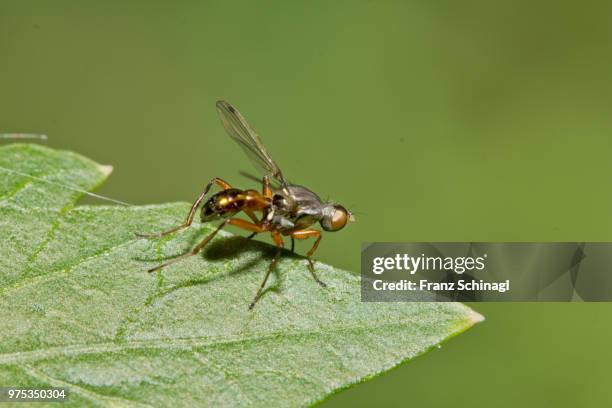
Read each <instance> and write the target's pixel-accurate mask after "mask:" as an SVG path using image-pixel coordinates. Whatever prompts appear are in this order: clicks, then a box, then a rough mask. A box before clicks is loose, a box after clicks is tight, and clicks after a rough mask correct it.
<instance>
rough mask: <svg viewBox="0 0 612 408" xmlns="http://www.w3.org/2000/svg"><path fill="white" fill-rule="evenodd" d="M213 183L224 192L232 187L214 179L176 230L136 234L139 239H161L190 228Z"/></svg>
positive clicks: (218, 179)
mask: <svg viewBox="0 0 612 408" xmlns="http://www.w3.org/2000/svg"><path fill="white" fill-rule="evenodd" d="M213 183H215V184H217V185H218V186H219V187H221V188H222V189H223V190H227V189H228V188H231V187H232V186H230V185H229V184H228V183H226V182H225V181H223V180H221V179H220V178H217V177H215V178H214V179H212V180H210V182H209V183H208V184H207V185H206V188H204V191H202V193H200V195H199V196H198V198H197V199H196V200H195V202H194V203H193V205H192V206H191V209H190V210H189V214H188V215H187V218H186V219H185V221H184V222H183V223H182V224H181V225H179V226H176V227H174V228H171V229H169V230H168V231H164V232H160V233H157V234H140V233H136V236H137V237H139V238H159V237H163V236H164V235H168V234H171V233H173V232H176V231H178V230H181V229H184V228H187V227H188V226H190V225H191V223H192V222H193V217H194V216H195V213H196V211H197V210H198V207H199V206H200V204H201V203H202V200H203V199H204V197H205V196H206V194H208V190H210V188H211V187H212V185H213Z"/></svg>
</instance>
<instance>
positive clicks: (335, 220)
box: [319, 204, 355, 231]
mask: <svg viewBox="0 0 612 408" xmlns="http://www.w3.org/2000/svg"><path fill="white" fill-rule="evenodd" d="M321 213H322V217H321V220H320V221H319V223H320V224H321V227H322V228H323V229H324V230H325V231H340V230H341V229H342V228H344V227H345V226H346V224H347V223H348V222H349V221H355V217H354V216H353V214H352V213H351V212H350V211H349V210H347V209H346V208H344V207H343V206H341V205H340V204H325V205H324V206H323V208H322V209H321Z"/></svg>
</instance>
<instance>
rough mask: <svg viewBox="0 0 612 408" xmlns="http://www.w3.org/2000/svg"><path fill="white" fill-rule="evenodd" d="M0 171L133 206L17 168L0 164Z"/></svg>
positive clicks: (130, 205) (129, 205)
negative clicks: (23, 171) (8, 167)
mask: <svg viewBox="0 0 612 408" xmlns="http://www.w3.org/2000/svg"><path fill="white" fill-rule="evenodd" d="M0 171H4V172H6V173H12V174H17V175H19V176H22V177H28V178H31V179H33V180H37V181H40V182H43V183H47V184H51V185H54V186H60V187H63V188H66V189H68V190H73V191H77V192H79V193H82V194H85V195H88V196H90V197H94V198H98V199H100V200H105V201H109V202H112V203H115V204H121V205H124V206H126V207H132V206H133V204H130V203H126V202H125V201H120V200H115V199H114V198H110V197H105V196H102V195H100V194H95V193H92V192H90V191H86V190H83V189H82V188H80V187H78V186H73V185H70V184H64V183H58V182H55V181H50V180H45V179H43V178H40V177H36V176H32V175H31V174H27V173H22V172H20V171H17V170H12V169H7V168H6V167H2V166H0Z"/></svg>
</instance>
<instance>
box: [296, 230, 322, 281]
mask: <svg viewBox="0 0 612 408" xmlns="http://www.w3.org/2000/svg"><path fill="white" fill-rule="evenodd" d="M290 236H291V238H295V239H307V238H310V237H313V238H316V241H315V243H314V245H313V246H312V248H310V251H308V252H307V253H306V259H307V260H308V269H309V270H310V273H311V274H312V277H313V278H314V280H315V281H316V282H317V283H318V284H319V285H321V286H323V287H327V285H326V284H325V283H324V282H322V281H321V280H320V279H319V278H318V277H317V274H316V273H315V268H314V263H313V262H312V258H311V257H312V254H314V252H315V251H316V250H317V247H318V246H319V243H320V242H321V238H322V235H321V231H317V230H299V231H293V232H292V233H291V234H290Z"/></svg>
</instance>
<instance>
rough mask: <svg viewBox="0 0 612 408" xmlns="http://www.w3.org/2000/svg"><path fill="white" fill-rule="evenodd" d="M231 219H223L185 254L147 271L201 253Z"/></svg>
mask: <svg viewBox="0 0 612 408" xmlns="http://www.w3.org/2000/svg"><path fill="white" fill-rule="evenodd" d="M230 221H232V220H231V219H230V220H225V221H223V222H222V223H221V224H220V225H219V226H218V227H217V229H216V230H214V231H213V232H211V233H210V234H209V235H208V236H207V237H206V238H204V239H203V240H202V242H200V243H199V244H198V245H196V246H195V247H194V248H193V249H192V250H191V251H189V252H187V253H186V254H183V255H181V256H179V257H176V258H174V259H173V260H171V261H168V262H166V263H163V264H161V265H158V266H156V267H155V268H151V269H149V270H148V271H147V272H155V271H157V270H159V269H161V268H165V267H166V266H168V265H172V264H174V263H177V262H179V261H181V260H183V259H185V258H188V257H190V256H193V255H197V254H198V253H199V252H200V251H201V250H202V248H204V247H205V246H206V244H208V243H209V242H210V240H211V239H213V237H214V236H215V235H217V232H219V231H220V230H221V229H222V228H223V227H225V225H226V224H228V223H229V222H230Z"/></svg>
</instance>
